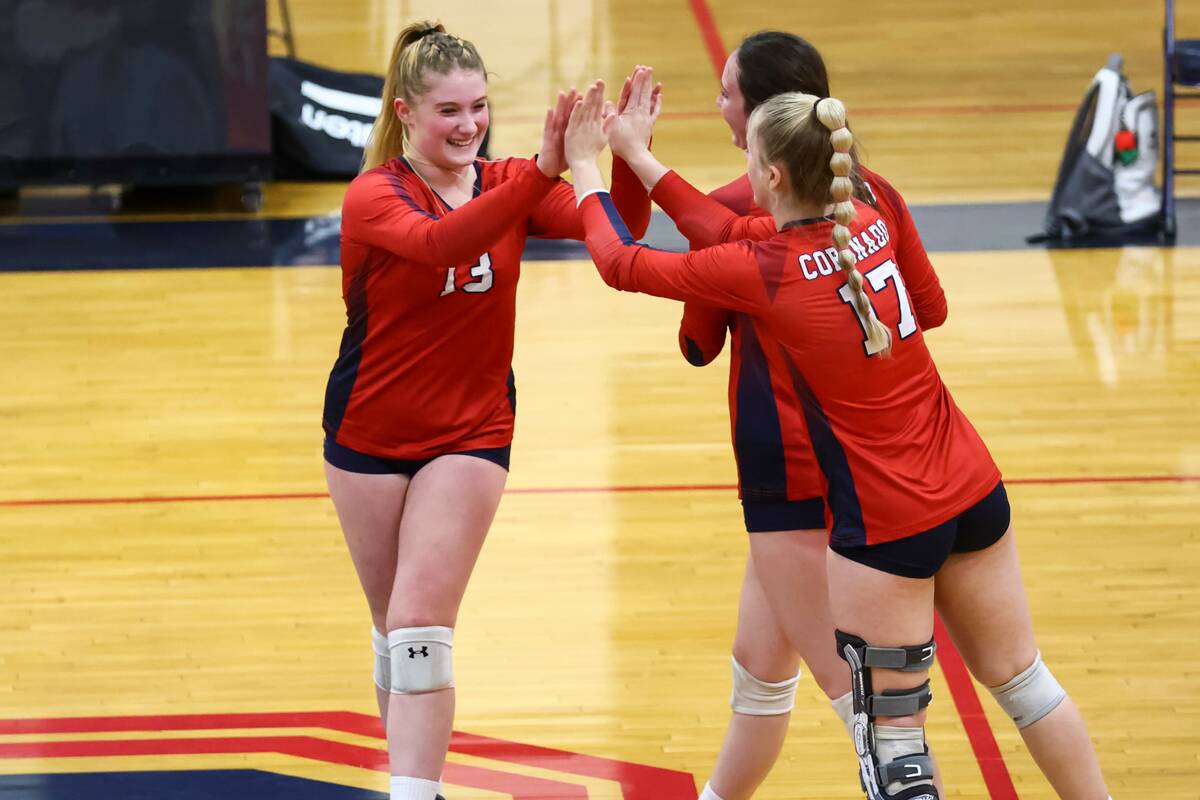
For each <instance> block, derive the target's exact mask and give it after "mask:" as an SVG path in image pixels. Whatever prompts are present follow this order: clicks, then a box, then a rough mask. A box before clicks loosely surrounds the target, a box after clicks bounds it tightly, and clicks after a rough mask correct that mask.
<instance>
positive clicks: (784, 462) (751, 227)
mask: <svg viewBox="0 0 1200 800" xmlns="http://www.w3.org/2000/svg"><path fill="white" fill-rule="evenodd" d="M859 169H860V173H861V174H862V177H863V178H864V180H865V181H866V183H867V185H868V187H869V188H870V190H871V192H872V194H873V195H874V197H875V200H876V203H875V207H876V209H877V210H878V211H879V214H880V216H881V217H882V218H883V220H884V224H885V225H886V226H887V229H888V231H889V234H890V237H891V244H892V248H893V250H894V252H895V254H896V262H897V265H898V267H899V270H900V274H901V276H902V277H903V278H904V281H905V284H906V285H907V287H908V291H909V296H910V298H911V300H912V301H913V305H914V308H915V311H916V316H917V321H918V324H920V326H921V328H922V329H923V330H929V329H931V328H935V327H937V326H938V325H941V324H942V323H943V322H944V321H945V319H946V297H945V294H944V293H943V292H942V287H941V285H940V283H939V282H938V279H937V274H936V273H935V272H934V270H933V265H932V264H930V262H929V256H928V254H926V252H925V248H924V246H923V245H922V243H921V237H920V234H919V233H918V232H917V228H916V225H915V224H914V223H913V220H912V215H911V214H910V213H909V211H908V206H907V205H906V204H905V202H904V199H903V198H902V197H901V196H900V194H899V192H897V191H896V189H895V188H894V187H893V186H892V185H891V184H890V183H888V182H887V181H886V180H884V179H883V178H882V177H881V176H879V175H878V174H876V173H874V172H871V171H870V170H868V169H866V168H863V167H860V168H859ZM698 194H699V193H698V192H696V191H695V190H694V189H692V188H691V187H690V186H688V185H687V184H686V183H685V182H684V181H683V180H682V179H681V178H680V177H679V176H678V175H676V174H674V173H670V174H668V176H667V177H665V178H664V179H663V180H662V181H661V182H660V183H659V185H658V186H656V187H655V192H654V194H653V197H654V199H655V200H656V201H657V202H658V203H659V204H660V205H662V206H663V208H664V209H665V210H667V211H668V213H669V214H670V215H671V216H672V217H673V218H675V221H676V224H677V225H678V226H679V228H680V230H681V232H682V233H683V234H684V235H685V236H686V237H687V238H688V239H689V241H690V242H691V246H692V248H693V249H696V248H699V247H705V246H709V245H713V244H718V243H721V242H725V241H731V240H732V239H731V238H730V237H731V236H734V235H739V236H740V235H745V236H746V237H747V238H754V239H764V238H769V237H771V236H772V235H774V233H775V222H774V220H773V219H772V218H771V217H770V215H769V214H768V213H767V212H766V211H765V210H763V209H762V208H759V207H758V206H757V205H755V203H754V197H753V195H754V193H753V190H752V188H751V186H750V180H749V178H748V177H747V176H745V175H743V176H741V177H740V178H738V179H737V180H735V181H733V182H731V183H729V184H727V185H725V186H723V187H721V188H719V189H716V190H715V191H713V192H712V193H711V194H709V195H708V198H710V199H711V201H715V202H706V201H704V200H698V199H697V195H698ZM717 204H720V205H721V206H724V209H721V208H718V207H717ZM668 206H670V207H669V208H668ZM729 212H732V214H730V213H729ZM677 214H678V215H679V216H678V217H677V216H676V215H677ZM733 215H737V216H750V217H758V218H760V219H759V222H757V223H753V224H745V223H746V221H740V222H739V221H736V220H735V219H734V216H733ZM727 329H728V331H729V339H730V364H729V423H730V429H731V430H730V433H731V439H732V441H733V451H734V459H735V461H736V464H737V470H738V492H739V494H740V496H741V497H742V498H743V499H745V500H747V501H754V500H766V501H777V500H784V499H788V500H801V499H806V498H810V497H815V496H817V495H819V494H820V487H821V477H820V474H819V471H818V469H817V464H816V458H815V456H814V455H813V453H812V448H811V446H808V447H806V446H805V445H807V444H809V437H808V428H807V425H806V423H805V421H804V415H803V413H802V411H801V409H800V404H799V400H798V398H797V397H796V396H795V391H794V389H793V387H792V382H791V379H790V378H789V376H788V374H787V370H786V369H785V368H784V366H783V364H781V363H780V362H779V359H778V358H777V357H775V355H774V354H773V352H772V351H771V350H770V349H769V348H764V347H763V344H762V342H761V331H759V330H756V328H755V326H754V321H753V319H752V318H751V317H750V316H749V315H748V314H745V313H742V312H737V311H731V310H728V309H723V308H712V307H708V306H703V305H700V304H698V303H685V304H684V307H683V319H682V321H681V322H680V327H679V347H680V350H681V351H682V352H683V355H684V357H685V358H687V360H688V362H689V363H691V364H693V365H695V366H704V365H706V364H708V363H710V362H711V361H712V360H713V359H714V358H716V357H717V355H718V354H720V352H721V350H722V348H723V347H724V346H725V334H726V330H727Z"/></svg>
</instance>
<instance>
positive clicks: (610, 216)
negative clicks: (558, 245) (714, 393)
mask: <svg viewBox="0 0 1200 800" xmlns="http://www.w3.org/2000/svg"><path fill="white" fill-rule="evenodd" d="M664 180H666V179H665V178H664ZM655 191H656V192H657V191H658V187H656V188H655ZM692 191H693V193H694V195H695V196H694V197H693V198H692V199H691V200H690V201H689V202H690V203H691V204H692V205H693V206H700V205H702V204H707V205H709V206H715V207H717V208H718V209H720V210H721V211H722V212H723V213H724V214H725V215H727V221H728V222H729V228H730V230H729V236H730V238H738V235H739V234H741V233H745V232H746V231H745V230H744V229H746V228H748V227H750V226H752V225H753V224H754V223H755V222H756V220H754V219H753V218H740V219H739V218H737V217H735V216H734V215H733V214H732V213H730V212H728V211H727V210H725V209H723V208H720V206H719V205H718V204H717V203H715V202H714V201H711V200H709V199H708V198H706V197H705V196H704V195H702V194H700V193H699V192H695V190H692ZM856 206H857V209H858V219H857V220H856V221H855V222H854V223H853V224H852V225H851V226H850V231H851V235H852V241H851V249H853V250H854V251H855V253H856V254H860V259H859V270H860V271H861V272H862V274H863V276H864V278H865V281H864V285H865V287H866V291H867V295H868V297H869V298H870V299H871V302H872V304H873V306H874V308H875V310H876V313H877V314H878V316H879V319H880V320H881V321H882V322H883V323H884V324H885V325H887V326H888V328H889V329H890V330H891V332H892V339H893V345H892V353H891V355H890V357H887V358H882V357H879V356H878V355H872V354H870V353H868V351H867V344H866V333H865V330H866V329H865V325H864V324H863V323H862V322H861V320H860V319H859V317H858V313H857V311H856V310H855V307H854V305H853V303H852V302H850V300H849V299H848V297H849V288H848V287H847V285H846V280H845V277H844V276H843V275H842V273H841V272H840V271H839V270H838V269H837V267H836V263H837V251H836V250H835V249H834V247H833V242H832V238H831V234H832V228H833V223H832V222H830V221H829V220H827V219H824V218H820V219H815V220H799V221H796V222H793V223H790V224H788V225H787V226H785V227H784V229H783V230H780V231H778V232H777V233H775V234H774V235H773V236H772V237H771V238H770V239H766V240H764V241H757V242H754V241H747V240H742V241H733V242H731V243H729V244H723V245H718V246H716V247H710V248H707V249H704V250H697V251H693V252H691V253H683V254H680V253H667V252H663V251H659V250H653V249H651V248H647V247H643V246H640V245H638V244H636V243H635V242H634V240H633V239H632V237H630V236H629V235H628V233H627V232H626V231H624V230H622V226H621V223H620V220H619V218H617V217H616V212H615V209H614V207H613V204H612V200H611V198H609V197H608V196H607V195H605V194H603V193H601V194H598V195H595V196H589V197H587V198H586V199H585V200H584V203H583V206H582V209H583V212H584V221H585V223H586V225H587V245H588V250H589V251H590V252H591V254H592V258H593V260H594V261H595V262H596V265H597V267H598V269H599V270H600V273H601V275H602V276H603V277H604V280H605V282H606V283H607V284H608V285H610V286H612V287H614V288H617V289H623V290H626V291H634V292H643V293H645V294H652V295H656V296H659V297H668V298H673V299H676V300H684V301H692V302H697V303H701V304H705V305H709V306H714V307H718V308H729V309H734V310H736V311H742V312H744V313H746V314H750V315H752V316H754V317H755V318H756V320H757V321H759V322H760V323H761V327H762V329H763V331H764V332H765V336H764V337H763V341H762V345H763V348H764V350H769V351H773V353H774V355H775V357H777V358H778V362H779V363H780V364H781V365H782V366H783V368H784V369H786V374H787V376H788V379H789V380H790V381H791V386H792V389H793V391H794V394H795V396H796V397H797V398H799V401H800V402H799V405H800V408H801V409H802V410H803V414H804V417H805V422H806V423H807V427H808V430H809V435H810V437H811V441H812V449H813V451H814V452H815V454H816V460H817V463H818V464H819V465H820V471H821V475H822V476H823V483H824V489H825V491H824V495H825V499H826V511H825V513H826V523H827V525H828V527H829V531H830V538H831V541H832V542H833V543H834V544H837V545H842V546H851V547H852V546H861V545H871V544H878V543H881V542H887V541H892V540H895V539H901V538H904V537H905V536H910V535H912V534H915V533H919V532H921V531H924V530H927V529H929V528H932V527H934V526H936V525H939V524H941V523H943V522H945V521H947V520H949V519H950V518H952V517H954V516H956V515H957V514H959V513H961V512H962V511H964V510H966V509H967V508H970V507H971V506H972V505H974V504H975V503H977V502H978V501H979V500H981V499H982V498H983V497H985V496H986V495H987V494H988V492H990V491H991V490H992V489H994V488H995V486H996V484H997V482H999V480H1000V473H999V470H997V468H996V465H995V464H994V463H993V462H992V458H991V456H990V455H989V454H988V451H987V447H986V446H985V445H984V443H983V441H982V440H981V439H980V438H979V435H978V434H977V433H976V432H975V429H974V428H973V427H971V423H970V422H969V421H968V420H967V418H966V417H965V416H964V415H963V413H962V412H961V411H959V409H958V407H957V406H955V405H954V401H953V399H952V398H951V397H950V392H949V391H947V389H946V387H945V385H944V384H943V383H942V380H941V378H940V377H939V375H938V372H937V369H936V368H935V367H934V364H933V360H932V358H931V357H930V355H929V351H928V350H927V349H926V348H925V341H924V337H923V336H922V333H921V328H920V325H919V324H918V323H917V319H916V315H915V313H914V311H913V307H912V305H911V303H910V300H909V297H908V293H907V291H906V287H905V281H904V279H903V278H902V276H901V275H900V272H899V269H898V267H897V265H896V255H895V252H894V251H893V249H892V246H891V242H890V238H891V236H890V232H889V230H888V227H887V224H886V223H885V222H884V221H883V220H882V218H881V217H880V215H879V214H878V212H876V211H875V209H874V208H872V207H870V206H868V205H866V204H863V203H858V202H856ZM708 211H709V212H710V213H711V209H708ZM768 337H769V338H768ZM789 444H790V443H789Z"/></svg>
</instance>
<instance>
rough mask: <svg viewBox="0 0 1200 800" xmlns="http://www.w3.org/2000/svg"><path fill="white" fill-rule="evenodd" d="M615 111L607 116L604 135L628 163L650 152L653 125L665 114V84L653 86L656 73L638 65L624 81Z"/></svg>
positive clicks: (651, 69) (614, 150)
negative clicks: (633, 158)
mask: <svg viewBox="0 0 1200 800" xmlns="http://www.w3.org/2000/svg"><path fill="white" fill-rule="evenodd" d="M611 105H612V104H611V103H610V104H609V106H610V108H609V109H607V110H610V111H614V113H610V114H608V115H607V116H606V118H605V121H604V132H605V134H606V135H607V138H608V144H609V146H610V147H611V148H612V151H613V153H615V154H617V155H618V156H620V157H621V158H624V159H626V160H629V159H630V158H632V157H633V156H635V155H636V154H638V153H642V152H644V151H647V150H649V149H650V136H651V134H652V133H653V132H654V123H655V122H657V121H658V115H659V114H660V113H662V84H661V83H660V84H655V83H654V69H653V68H652V67H645V66H641V65H638V67H637V68H636V69H634V71H633V74H632V75H630V76H629V77H628V78H626V79H625V85H624V86H623V87H622V89H621V96H620V98H619V101H618V103H617V106H616V108H615V110H614V109H611Z"/></svg>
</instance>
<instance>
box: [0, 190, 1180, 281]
mask: <svg viewBox="0 0 1200 800" xmlns="http://www.w3.org/2000/svg"><path fill="white" fill-rule="evenodd" d="M1044 213H1045V204H1044V203H986V204H971V205H927V206H914V207H913V208H912V214H913V218H914V219H915V220H916V223H917V228H918V230H920V232H921V237H922V239H923V240H924V242H925V247H926V249H927V250H929V251H930V252H931V253H939V252H978V251H988V250H1021V249H1026V248H1030V247H1031V246H1030V245H1027V244H1026V243H1025V237H1026V236H1027V235H1029V234H1032V233H1035V232H1037V231H1038V230H1040V228H1041V221H1042V215H1043V214H1044ZM339 225H340V218H339V217H337V216H323V217H309V218H300V219H294V218H293V219H274V218H255V219H235V220H229V219H225V220H195V221H164V222H114V221H108V220H106V221H101V222H61V223H36V224H29V225H24V224H20V223H14V224H8V225H0V272H6V271H11V272H42V271H73V270H107V269H123V270H124V269H168V268H206V267H269V266H307V265H334V264H337V263H338V229H339ZM1178 229H1179V238H1178V244H1181V245H1200V199H1187V200H1181V201H1180V203H1179V223H1178ZM643 241H644V242H645V243H646V244H648V245H651V246H653V247H657V248H660V249H663V250H672V251H682V250H684V249H686V243H685V241H684V239H683V237H682V236H680V235H679V233H678V231H676V229H675V226H674V224H673V223H672V222H671V220H670V219H669V218H667V217H666V216H665V215H664V214H662V213H660V212H655V213H654V215H653V218H652V219H651V223H650V230H649V231H648V232H647V234H646V236H645V237H644V239H643ZM1137 244H1145V245H1151V246H1156V245H1158V244H1159V242H1158V241H1157V240H1147V241H1144V242H1138V243H1137ZM1091 246H1105V245H1104V244H1103V243H1094V244H1092V245H1091ZM1109 246H1111V245H1109ZM1032 247H1038V246H1032ZM587 257H588V256H587V249H586V248H585V247H584V246H583V243H581V242H573V241H544V240H539V239H530V240H529V243H528V246H527V247H526V250H525V259H526V260H531V261H539V260H563V259H585V258H587Z"/></svg>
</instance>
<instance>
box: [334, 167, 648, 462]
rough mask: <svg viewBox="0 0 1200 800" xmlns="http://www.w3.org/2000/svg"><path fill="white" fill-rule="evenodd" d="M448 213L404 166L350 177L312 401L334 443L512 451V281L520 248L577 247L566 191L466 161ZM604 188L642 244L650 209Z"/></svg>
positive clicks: (428, 452)
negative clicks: (532, 241)
mask: <svg viewBox="0 0 1200 800" xmlns="http://www.w3.org/2000/svg"><path fill="white" fill-rule="evenodd" d="M475 166H476V172H477V180H476V183H475V187H474V197H473V199H472V200H471V201H470V202H468V203H465V204H464V205H462V206H461V207H459V208H457V209H454V210H451V209H450V208H449V207H448V206H447V205H446V203H445V202H443V201H442V199H441V198H440V197H438V195H437V194H436V193H435V192H434V191H433V190H432V189H431V188H430V187H429V186H428V185H427V184H426V183H425V182H424V181H423V180H422V179H421V177H420V176H419V175H418V174H417V173H416V172H415V171H414V170H413V168H412V166H411V165H410V164H409V163H408V162H407V161H406V160H405V159H404V158H395V159H392V160H391V161H388V162H387V163H386V164H384V165H382V166H380V167H378V168H376V169H373V170H369V171H367V172H364V173H363V174H361V175H359V176H358V177H357V178H355V179H354V181H353V182H352V183H351V184H350V186H349V188H348V189H347V191H346V197H345V200H344V203H343V207H342V238H341V245H342V249H341V261H342V296H343V299H344V301H345V305H346V328H345V331H344V333H343V335H342V342H341V348H340V351H339V353H338V357H337V360H336V362H335V363H334V366H333V370H332V371H331V373H330V376H329V382H328V384H327V387H326V392H325V410H324V414H323V425H324V428H325V432H326V435H327V436H329V437H330V438H332V439H334V440H335V441H336V442H337V443H338V444H341V445H344V446H346V447H350V448H353V449H355V450H359V451H362V452H365V453H369V454H371V455H377V456H382V457H387V458H396V459H422V458H432V457H434V456H437V455H441V454H445V453H450V452H458V451H463V450H475V449H481V448H493V447H503V446H505V445H508V444H509V443H511V441H512V434H513V422H514V415H515V413H516V386H515V378H514V376H513V373H512V354H513V335H514V326H515V318H516V290H517V279H518V278H519V277H520V270H521V254H522V252H523V251H524V247H525V240H526V238H527V237H530V236H536V237H543V238H548V239H583V235H584V229H583V222H582V218H581V214H580V211H579V210H578V209H577V208H576V205H575V195H574V191H573V190H572V188H571V186H570V184H568V183H566V182H564V181H562V180H560V179H558V178H553V179H552V178H548V177H546V176H545V175H543V174H542V172H541V171H540V170H539V169H538V168H537V165H536V163H535V162H534V161H532V160H529V159H515V158H514V159H505V160H501V161H487V162H485V161H482V160H479V161H476V162H475ZM613 190H614V196H615V197H616V199H617V203H618V205H620V207H621V208H622V210H623V212H624V214H625V220H627V221H628V222H629V224H630V226H631V227H632V228H633V229H635V230H638V231H639V235H641V234H642V233H644V231H645V229H646V226H647V224H648V222H649V217H650V201H649V198H648V197H647V196H646V192H645V190H644V189H643V188H642V185H641V183H640V182H638V180H637V177H636V176H635V175H633V173H632V172H631V171H630V170H629V169H628V167H627V166H625V165H623V164H618V163H617V162H614V173H613Z"/></svg>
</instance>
